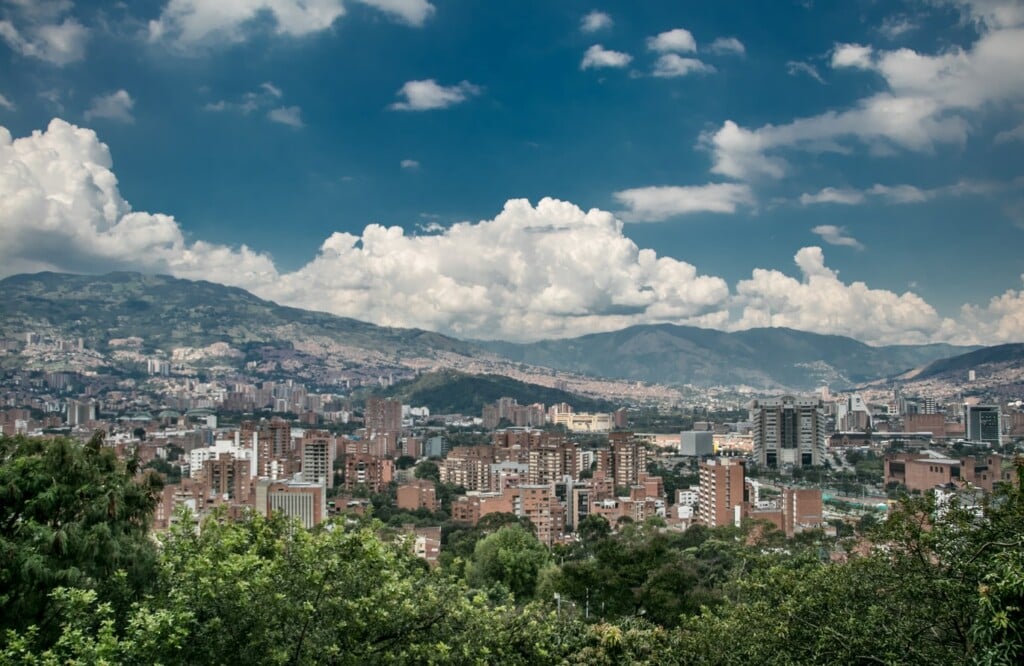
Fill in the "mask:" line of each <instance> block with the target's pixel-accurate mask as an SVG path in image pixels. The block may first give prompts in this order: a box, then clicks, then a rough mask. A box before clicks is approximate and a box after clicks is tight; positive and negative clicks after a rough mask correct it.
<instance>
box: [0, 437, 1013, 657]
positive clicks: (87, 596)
mask: <svg viewBox="0 0 1024 666" xmlns="http://www.w3.org/2000/svg"><path fill="white" fill-rule="evenodd" d="M136 472H137V470H136V469H134V467H133V465H131V464H127V465H126V464H124V463H121V462H118V461H117V460H116V459H115V458H114V456H113V453H112V452H111V451H109V450H108V449H106V448H104V447H102V446H101V445H100V442H99V441H98V440H94V441H92V442H90V443H89V444H87V445H79V444H75V443H72V442H69V441H66V440H52V441H46V440H29V439H24V438H0V663H3V664H54V665H56V664H99V663H106V664H228V663H252V664H421V663H433V664H496V663H501V664H749V663H767V664H805V663H806V664H868V663H885V664H907V663H910V664H967V663H978V664H1017V663H1021V661H1022V659H1024V610H1022V609H1024V527H1022V526H1024V493H1022V490H1021V488H1020V487H1014V488H1003V489H1001V490H1000V492H998V493H997V494H996V495H995V496H994V497H993V498H992V499H991V501H989V502H987V503H986V504H985V505H984V506H983V507H982V510H981V512H980V513H979V512H975V511H967V510H961V509H959V508H957V507H955V506H954V507H936V506H935V505H934V503H933V502H932V501H931V500H930V499H928V498H914V499H912V500H908V501H907V502H906V503H905V504H904V505H903V506H902V507H901V508H900V509H898V510H897V511H894V512H893V514H892V515H891V516H890V518H889V519H888V520H887V521H886V522H885V523H884V524H881V525H879V526H878V527H877V528H876V531H875V532H874V533H873V534H872V541H873V543H874V547H867V546H865V547H864V548H863V552H862V553H860V554H858V553H856V552H854V553H851V554H850V558H849V560H848V561H846V562H836V563H832V562H830V561H829V556H828V551H827V550H826V549H825V545H826V540H825V539H824V538H823V537H822V536H821V535H820V534H809V535H803V536H802V538H800V539H797V540H791V539H785V538H784V536H782V535H781V534H779V533H778V532H777V531H775V530H771V529H767V528H766V527H765V526H763V525H754V526H748V527H745V528H743V529H733V528H730V529H716V530H707V529H701V528H691V530H689V531H687V532H686V533H683V534H674V533H667V532H665V531H664V530H663V529H662V528H661V527H660V526H659V525H658V524H657V521H651V522H649V523H645V524H623V525H620V526H619V530H618V532H617V533H615V534H613V533H612V532H611V529H610V526H609V525H608V524H607V523H605V522H604V521H603V520H601V519H598V518H588V519H587V520H586V521H585V524H584V525H582V526H581V533H582V534H581V540H580V541H579V543H577V544H574V545H572V546H570V547H563V548H556V549H555V550H554V551H549V550H548V549H546V548H544V547H543V546H542V545H541V544H540V543H539V542H537V540H536V538H535V537H534V536H533V534H532V532H531V529H530V526H529V524H524V523H523V522H522V521H519V520H517V519H516V518H515V517H512V516H497V517H488V518H489V520H487V521H486V522H485V523H484V524H483V525H480V526H477V527H476V528H474V529H472V530H464V531H462V532H459V533H456V534H450V535H449V537H450V538H449V544H448V548H447V549H446V550H445V552H444V553H443V557H442V560H443V561H442V564H441V565H440V566H439V567H437V568H435V569H430V568H429V567H428V566H427V565H426V564H425V563H424V562H423V561H422V560H419V559H417V558H416V557H414V556H413V555H412V550H411V544H410V543H409V542H408V541H407V540H406V539H404V538H403V537H402V536H401V535H400V534H398V533H395V532H393V531H389V530H388V529H387V528H386V527H385V526H383V525H382V524H381V523H380V522H379V521H376V520H375V519H372V518H370V519H363V520H358V521H352V522H348V523H345V522H337V523H333V524H328V525H325V526H323V527H321V528H319V529H316V530H312V531H307V530H303V529H301V528H299V527H297V525H296V524H294V523H292V522H289V521H288V520H285V519H283V518H281V517H274V518H269V519H267V518H262V517H258V516H254V517H252V518H249V519H247V520H244V521H241V522H233V521H229V520H226V519H224V518H223V517H222V516H213V517H212V518H210V519H208V520H206V521H205V523H204V525H203V529H202V530H201V532H200V533H199V534H196V532H195V531H194V530H193V529H192V527H191V522H190V521H189V520H187V519H184V518H186V517H184V516H182V518H183V520H182V521H180V522H179V523H178V524H177V526H176V527H174V528H172V529H171V530H170V531H169V532H168V533H167V534H165V535H163V536H162V537H161V538H160V540H159V542H156V541H154V540H153V539H151V538H149V537H148V526H149V525H148V521H149V517H150V515H151V514H152V510H153V507H154V506H155V503H156V498H157V496H158V493H159V489H160V482H159V479H158V477H157V476H156V475H155V474H153V473H152V472H148V471H147V472H144V473H142V474H137V473H136Z"/></svg>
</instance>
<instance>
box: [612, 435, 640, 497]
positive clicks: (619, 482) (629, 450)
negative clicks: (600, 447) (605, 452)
mask: <svg viewBox="0 0 1024 666" xmlns="http://www.w3.org/2000/svg"><path fill="white" fill-rule="evenodd" d="M608 443H609V445H610V448H611V468H612V477H613V478H614V479H615V485H616V486H631V485H633V484H634V483H636V482H637V481H638V480H639V479H640V475H641V474H644V473H646V472H647V449H646V448H644V444H643V442H642V441H641V440H640V439H638V438H636V437H634V436H633V433H631V432H613V433H611V434H610V435H608Z"/></svg>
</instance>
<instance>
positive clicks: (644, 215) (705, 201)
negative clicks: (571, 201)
mask: <svg viewBox="0 0 1024 666" xmlns="http://www.w3.org/2000/svg"><path fill="white" fill-rule="evenodd" d="M615 199H616V200H617V201H618V202H619V203H621V204H623V205H624V206H626V207H627V209H628V210H627V211H626V212H625V213H624V214H623V218H624V219H626V220H628V221H630V222H661V221H662V220H667V219H669V218H671V217H677V216H679V215H688V214H692V213H735V212H736V208H737V207H738V206H752V205H753V204H754V196H753V194H752V193H751V191H750V187H748V186H747V185H742V184H738V183H709V184H707V185H689V186H669V185H666V186H653V187H638V188H634V189H631V190H622V191H621V192H616V193H615Z"/></svg>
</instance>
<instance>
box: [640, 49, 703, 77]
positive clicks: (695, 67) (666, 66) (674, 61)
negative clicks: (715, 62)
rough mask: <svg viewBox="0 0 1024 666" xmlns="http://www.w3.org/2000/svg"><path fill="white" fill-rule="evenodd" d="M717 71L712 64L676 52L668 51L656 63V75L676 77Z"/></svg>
mask: <svg viewBox="0 0 1024 666" xmlns="http://www.w3.org/2000/svg"><path fill="white" fill-rule="evenodd" d="M713 71H715V68H714V67H712V66H711V65H708V64H706V63H703V62H701V61H700V60H697V59H696V58H684V57H682V56H680V55H677V54H675V53H666V54H665V55H663V56H661V57H659V58H658V60H657V62H655V63H654V76H657V77H661V78H674V77H677V76H686V75H687V74H708V73H711V72H713Z"/></svg>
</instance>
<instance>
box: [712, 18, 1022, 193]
mask: <svg viewBox="0 0 1024 666" xmlns="http://www.w3.org/2000/svg"><path fill="white" fill-rule="evenodd" d="M995 4H998V3H995ZM972 6H973V4H972ZM986 6H987V5H986ZM999 6H1000V7H1002V5H999ZM983 16H984V17H985V18H983V19H981V20H984V21H985V22H986V25H995V26H998V27H995V28H991V29H987V30H985V31H983V32H982V33H981V35H980V37H979V38H978V40H977V41H976V42H975V43H974V44H973V45H972V46H971V47H970V48H969V49H966V50H965V49H960V48H954V49H950V50H947V51H944V52H941V53H938V54H935V55H929V54H922V53H918V52H916V51H913V50H910V49H898V50H895V51H885V52H878V51H873V50H870V49H869V48H868V47H860V46H857V45H840V46H839V47H837V48H836V49H835V51H834V52H833V54H832V62H833V65H834V66H836V67H859V68H863V69H869V70H871V71H873V72H875V73H877V74H878V75H879V76H880V77H881V79H882V80H883V81H884V83H885V85H886V89H885V90H883V91H881V92H878V93H875V94H873V95H871V96H869V97H866V98H863V99H861V100H859V101H858V102H856V103H855V104H854V105H853V106H852V107H851V108H847V109H845V110H840V111H828V112H826V113H822V114H820V115H817V116H811V117H806V118H798V119H796V120H793V121H791V122H789V123H785V124H781V125H764V126H762V127H759V128H756V129H747V128H744V127H740V126H739V125H737V124H736V123H735V122H733V121H731V120H727V121H726V122H725V123H723V125H722V127H721V128H720V129H719V130H718V131H715V132H710V133H706V134H705V135H703V136H702V137H701V141H700V143H701V145H703V146H705V147H707V148H708V149H710V150H711V152H712V156H713V165H712V172H713V173H717V174H721V175H724V176H728V177H731V178H738V179H751V178H758V177H770V178H780V177H782V176H783V175H784V174H785V173H786V172H787V169H788V163H787V162H786V160H785V159H784V158H783V157H781V156H780V155H779V153H780V152H782V151H784V150H806V151H815V152H823V151H832V152H849V151H850V150H851V147H850V145H849V144H851V143H859V144H861V145H865V146H867V147H869V148H871V149H874V150H876V151H879V152H882V151H888V152H891V151H892V150H895V149H902V150H909V151H915V152H929V151H932V150H934V149H935V147H936V146H937V145H942V144H963V143H964V142H965V141H966V140H967V136H968V133H969V130H970V127H971V125H970V123H969V122H968V120H969V119H968V116H967V114H969V113H972V112H978V111H980V110H982V109H984V108H986V107H989V106H992V105H997V104H1005V103H1008V102H1016V101H1020V100H1022V99H1024V48H1022V47H1021V44H1024V29H1021V28H1019V27H1016V26H1015V25H1014V27H1007V25H1008V23H1009V22H1010V21H1011V20H1012V19H1013V17H1014V16H1016V14H1015V13H1013V12H1012V11H1007V12H999V11H996V9H991V11H989V12H988V13H986V14H984V15H983ZM993 17H994V18H993Z"/></svg>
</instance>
